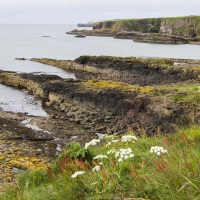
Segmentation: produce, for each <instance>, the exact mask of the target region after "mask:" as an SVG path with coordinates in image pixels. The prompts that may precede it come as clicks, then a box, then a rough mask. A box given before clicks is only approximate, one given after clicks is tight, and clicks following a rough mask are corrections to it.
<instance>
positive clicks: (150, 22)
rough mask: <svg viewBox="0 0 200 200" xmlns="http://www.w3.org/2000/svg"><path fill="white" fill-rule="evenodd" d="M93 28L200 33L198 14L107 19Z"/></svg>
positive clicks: (199, 17) (181, 33) (117, 30)
mask: <svg viewBox="0 0 200 200" xmlns="http://www.w3.org/2000/svg"><path fill="white" fill-rule="evenodd" d="M94 29H110V30H111V31H113V32H119V31H122V30H125V31H136V32H142V33H165V34H170V35H182V36H193V37H194V36H197V35H199V34H200V16H187V17H171V18H144V19H127V20H109V21H104V22H98V23H96V25H95V26H94Z"/></svg>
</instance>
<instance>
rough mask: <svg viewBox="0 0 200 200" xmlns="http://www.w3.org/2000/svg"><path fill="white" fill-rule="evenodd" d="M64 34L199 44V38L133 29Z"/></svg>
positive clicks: (149, 41)
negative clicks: (141, 31)
mask: <svg viewBox="0 0 200 200" xmlns="http://www.w3.org/2000/svg"><path fill="white" fill-rule="evenodd" d="M66 34H71V35H85V36H98V37H113V38H115V39H129V40H133V41H134V42H138V43H152V44H194V45H200V39H199V38H191V37H187V36H177V35H168V34H160V33H140V32H135V31H120V32H112V31H108V30H77V29H75V30H72V31H70V32H67V33H66Z"/></svg>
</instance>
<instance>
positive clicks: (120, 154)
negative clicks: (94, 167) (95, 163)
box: [115, 148, 134, 162]
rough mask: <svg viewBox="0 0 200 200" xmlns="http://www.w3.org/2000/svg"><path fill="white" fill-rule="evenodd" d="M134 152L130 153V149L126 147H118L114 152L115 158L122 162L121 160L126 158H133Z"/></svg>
mask: <svg viewBox="0 0 200 200" xmlns="http://www.w3.org/2000/svg"><path fill="white" fill-rule="evenodd" d="M133 157H134V154H133V153H132V150H131V149H130V148H128V149H120V150H119V151H117V152H116V153H115V158H117V159H118V162H122V161H123V160H126V159H128V158H133Z"/></svg>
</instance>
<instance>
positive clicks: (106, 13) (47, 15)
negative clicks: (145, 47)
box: [0, 0, 200, 24]
mask: <svg viewBox="0 0 200 200" xmlns="http://www.w3.org/2000/svg"><path fill="white" fill-rule="evenodd" d="M185 15H187V16H188V15H200V0H0V24H76V23H78V22H82V23H83V22H89V21H100V20H107V19H125V18H144V17H167V16H185Z"/></svg>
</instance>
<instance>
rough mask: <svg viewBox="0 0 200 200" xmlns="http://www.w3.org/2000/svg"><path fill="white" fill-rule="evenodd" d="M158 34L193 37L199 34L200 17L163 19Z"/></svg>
mask: <svg viewBox="0 0 200 200" xmlns="http://www.w3.org/2000/svg"><path fill="white" fill-rule="evenodd" d="M160 33H165V34H170V35H180V36H192V37H195V36H197V35H199V34H200V17H196V16H194V17H182V18H166V19H163V20H162V23H161V27H160Z"/></svg>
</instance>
